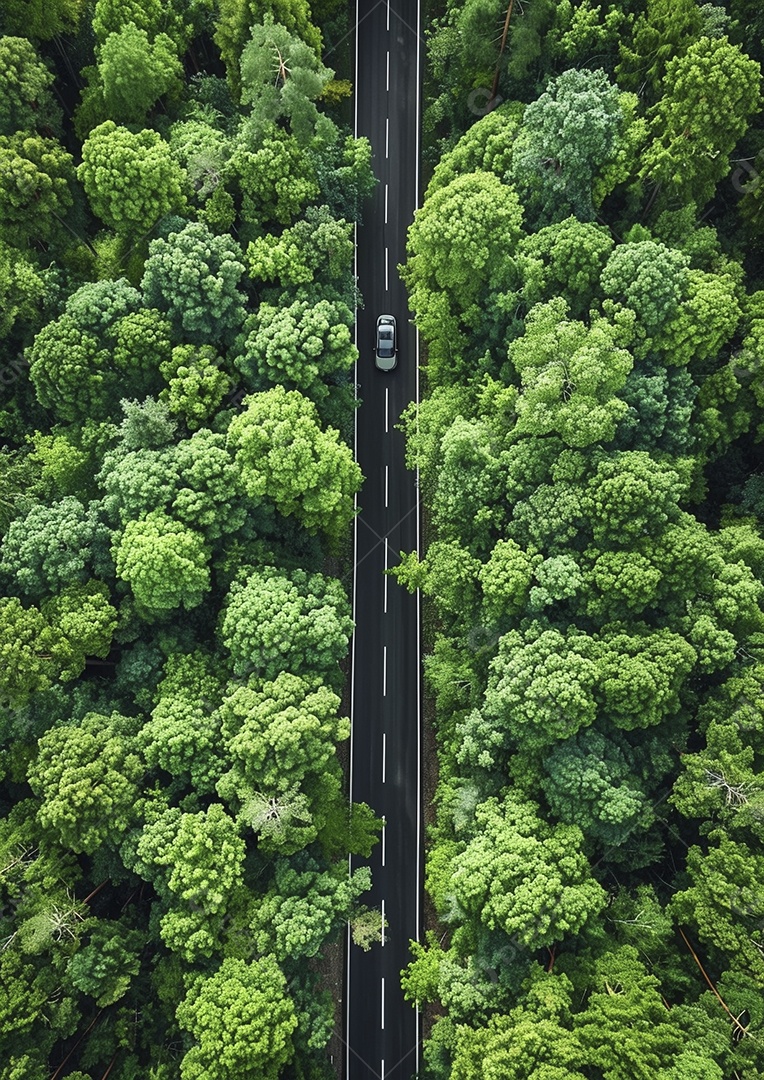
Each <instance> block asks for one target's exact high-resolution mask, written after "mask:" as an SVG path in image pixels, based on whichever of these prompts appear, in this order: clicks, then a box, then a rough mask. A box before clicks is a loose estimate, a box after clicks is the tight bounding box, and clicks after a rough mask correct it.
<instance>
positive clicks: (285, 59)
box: [239, 12, 334, 145]
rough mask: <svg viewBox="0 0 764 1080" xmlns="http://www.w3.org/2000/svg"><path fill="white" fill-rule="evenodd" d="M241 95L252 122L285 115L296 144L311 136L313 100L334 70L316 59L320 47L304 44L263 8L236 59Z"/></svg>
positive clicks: (314, 121)
mask: <svg viewBox="0 0 764 1080" xmlns="http://www.w3.org/2000/svg"><path fill="white" fill-rule="evenodd" d="M239 67H240V71H241V100H242V103H243V104H245V105H250V106H251V107H252V112H253V117H254V118H256V119H257V122H274V121H276V120H280V119H282V118H285V119H286V120H287V121H288V123H289V128H290V131H291V132H292V134H293V135H295V136H296V138H297V140H298V142H299V143H300V144H301V145H305V144H306V143H307V142H308V141H309V140H310V138H311V137H312V136H313V134H314V132H315V129H316V124H317V123H318V119H319V112H318V109H317V108H316V106H315V104H314V102H315V101H316V99H317V98H319V97H321V95H322V93H323V91H324V88H325V87H326V85H327V83H328V82H329V81H330V79H332V78H333V76H334V72H333V71H332V70H331V68H327V67H324V65H323V64H322V63H321V58H320V49H316V48H315V47H314V46H313V44H312V43H311V44H306V42H305V40H303V39H302V38H301V37H300V36H298V35H297V34H295V33H293V32H292V33H290V31H289V30H288V29H287V27H286V26H284V25H282V24H281V23H280V22H274V19H273V15H272V14H271V13H270V12H265V13H264V15H263V21H262V23H258V22H255V23H253V25H252V29H251V31H250V39H249V41H248V42H247V44H246V45H245V47H244V49H243V51H242V54H241V62H240V65H239Z"/></svg>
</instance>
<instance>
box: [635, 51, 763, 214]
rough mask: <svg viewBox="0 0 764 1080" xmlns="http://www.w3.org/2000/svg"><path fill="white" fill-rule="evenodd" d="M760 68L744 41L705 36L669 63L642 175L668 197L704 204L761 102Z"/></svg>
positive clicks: (652, 118)
mask: <svg viewBox="0 0 764 1080" xmlns="http://www.w3.org/2000/svg"><path fill="white" fill-rule="evenodd" d="M760 79H761V69H760V67H759V64H758V63H757V62H756V61H755V60H751V59H750V58H749V57H748V56H747V55H746V54H745V53H744V52H743V51H742V49H741V48H740V46H739V45H731V44H730V42H729V41H728V40H727V39H726V38H710V37H702V38H700V39H699V40H698V41H696V42H694V43H693V44H692V45H690V47H689V48H688V49H687V52H686V53H685V54H684V55H683V56H677V57H674V58H673V59H672V60H670V61H669V62H668V64H667V65H666V75H665V78H664V80H663V86H662V90H663V93H662V96H661V99H660V101H658V102H657V104H656V105H654V106H653V108H652V109H651V110H650V113H649V120H650V136H651V141H650V143H649V144H648V146H647V148H646V150H645V152H644V155H643V159H642V165H641V168H640V170H639V176H640V179H642V180H649V181H651V182H652V183H654V184H657V185H660V187H661V189H662V191H663V195H664V197H665V198H668V199H674V200H677V199H678V200H684V201H692V202H694V203H696V204H697V205H698V206H703V205H704V204H705V203H707V202H708V200H709V199H710V198H711V197H712V196H713V193H714V187H715V185H716V183H717V182H718V181H719V180H721V179H722V178H723V177H724V176H726V175H727V173H728V171H729V154H730V152H731V151H732V149H733V148H734V146H735V144H736V143H737V142H738V140H739V139H740V137H741V136H742V135H743V134H744V133H745V131H746V129H747V127H748V123H749V120H750V119H751V117H752V116H753V115H754V114H755V112H756V110H757V109H758V108H759V105H760V103H761V93H760V89H759V83H760Z"/></svg>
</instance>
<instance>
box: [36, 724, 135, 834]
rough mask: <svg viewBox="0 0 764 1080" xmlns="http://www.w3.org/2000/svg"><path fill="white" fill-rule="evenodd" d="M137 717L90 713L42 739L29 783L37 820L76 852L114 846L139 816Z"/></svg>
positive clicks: (57, 728)
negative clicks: (37, 804) (35, 801)
mask: <svg viewBox="0 0 764 1080" xmlns="http://www.w3.org/2000/svg"><path fill="white" fill-rule="evenodd" d="M136 726H137V725H136V722H135V720H134V719H128V718H126V717H124V716H120V715H119V714H118V713H113V714H112V715H111V716H110V717H108V716H101V715H99V714H98V713H89V714H88V715H87V716H86V717H85V718H84V719H83V720H82V722H81V723H80V724H68V725H65V726H61V727H54V728H51V729H50V731H47V732H46V733H45V734H44V735H43V736H42V738H41V739H40V740H39V743H38V752H37V756H36V758H35V759H34V761H33V762H32V764H31V765H30V767H29V774H28V778H29V784H30V786H31V788H32V790H33V791H34V792H35V794H37V795H38V796H39V797H40V800H41V801H40V808H39V810H38V818H39V821H40V824H41V825H42V826H43V827H44V828H45V829H50V830H51V831H52V832H53V834H54V835H55V836H56V837H57V838H58V839H59V841H60V842H61V843H62V844H64V845H65V846H66V847H68V848H70V849H71V850H72V851H75V852H78V853H79V852H85V853H86V854H93V852H95V851H96V850H97V849H98V848H99V847H101V846H102V845H104V844H109V845H112V846H116V844H118V843H119V841H120V839H121V838H122V836H123V835H124V833H125V832H126V831H127V829H128V828H129V827H130V826H131V825H132V824H133V822H134V820H135V802H136V798H137V795H138V783H139V781H140V779H141V777H142V775H143V764H142V762H141V760H140V758H139V757H138V755H137V754H136V752H135V743H134V735H135V730H136Z"/></svg>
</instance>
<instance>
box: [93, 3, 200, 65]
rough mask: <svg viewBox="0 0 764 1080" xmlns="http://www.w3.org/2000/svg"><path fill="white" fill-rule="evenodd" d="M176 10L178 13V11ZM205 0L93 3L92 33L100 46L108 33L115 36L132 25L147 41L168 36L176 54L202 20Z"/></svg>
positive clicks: (184, 46)
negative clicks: (187, 1) (146, 37)
mask: <svg viewBox="0 0 764 1080" xmlns="http://www.w3.org/2000/svg"><path fill="white" fill-rule="evenodd" d="M179 9H180V10H179ZM205 10H206V3H205V0H191V2H190V3H187V4H185V3H184V4H177V3H176V2H175V0H170V2H169V3H163V0H96V3H95V10H94V12H93V32H94V34H95V36H96V39H97V41H98V43H99V46H102V45H103V44H104V42H105V41H106V40H107V38H108V37H109V36H110V35H111V34H118V33H119V32H120V31H121V30H122V29H123V28H124V27H126V26H129V25H130V24H132V25H133V26H135V27H137V29H139V30H143V31H144V32H145V33H146V34H147V35H148V37H149V39H150V40H151V41H154V40H155V38H156V37H157V36H158V35H161V34H168V35H169V36H170V38H171V39H172V41H173V43H174V49H175V51H176V52H177V53H182V52H184V51H185V49H186V48H187V46H188V43H189V41H190V39H191V37H192V34H193V30H194V26H193V25H191V23H192V22H193V23H198V21H199V20H200V19H201V18H203V16H204V13H205Z"/></svg>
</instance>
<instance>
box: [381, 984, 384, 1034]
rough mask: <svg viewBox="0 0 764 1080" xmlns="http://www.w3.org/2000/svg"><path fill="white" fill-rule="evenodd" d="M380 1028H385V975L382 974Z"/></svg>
mask: <svg viewBox="0 0 764 1080" xmlns="http://www.w3.org/2000/svg"><path fill="white" fill-rule="evenodd" d="M381 1027H382V1030H383V1031H384V1030H385V976H384V975H383V976H382V1024H381Z"/></svg>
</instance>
